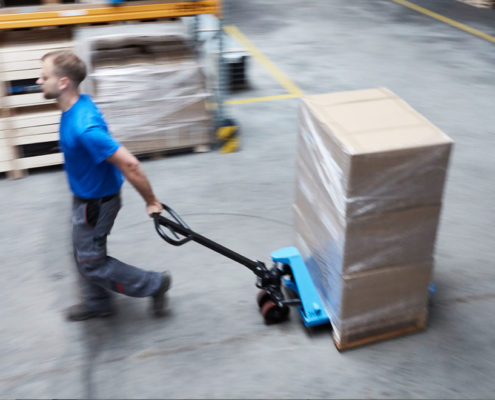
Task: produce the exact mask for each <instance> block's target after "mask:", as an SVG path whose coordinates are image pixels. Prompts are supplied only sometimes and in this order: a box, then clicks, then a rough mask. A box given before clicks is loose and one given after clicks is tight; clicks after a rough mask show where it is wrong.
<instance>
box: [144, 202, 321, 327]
mask: <svg viewBox="0 0 495 400" xmlns="http://www.w3.org/2000/svg"><path fill="white" fill-rule="evenodd" d="M162 206H163V208H164V210H165V211H167V212H168V213H169V214H170V216H171V217H172V218H173V220H171V219H169V218H165V217H164V216H163V215H160V214H154V215H153V218H154V222H155V228H156V231H157V232H158V234H159V235H160V236H161V237H162V238H163V239H164V240H165V241H166V242H167V243H169V244H171V245H173V246H182V245H184V244H186V243H187V242H190V241H194V242H196V243H198V244H200V245H202V246H205V247H207V248H209V249H210V250H213V251H215V252H217V253H219V254H221V255H223V256H225V257H227V258H230V259H231V260H233V261H235V262H238V263H239V264H242V265H244V266H245V267H247V268H249V269H250V270H251V271H252V272H253V273H254V274H255V275H256V276H257V282H256V287H258V288H259V289H260V292H259V294H258V299H257V302H258V306H259V307H260V310H261V314H262V315H263V319H264V320H265V322H266V323H267V324H275V323H279V322H282V321H284V320H286V319H287V318H288V315H289V310H290V309H289V307H290V306H295V307H297V308H298V310H299V313H300V315H301V317H302V320H303V322H304V324H305V325H306V326H307V327H314V326H317V325H323V324H328V323H330V320H329V317H328V315H327V313H326V312H325V309H324V308H323V305H322V302H321V299H320V297H319V295H318V293H317V291H316V287H315V285H314V283H313V280H312V279H311V276H310V275H309V272H308V270H307V268H306V265H305V263H304V261H303V259H302V257H301V254H300V253H299V251H298V250H297V249H296V248H295V247H287V248H284V249H280V250H277V251H275V252H273V253H272V255H271V256H272V260H273V262H274V265H273V267H272V268H270V269H268V268H267V267H266V266H265V264H264V263H263V262H261V261H257V260H251V259H249V258H246V257H244V256H242V255H240V254H238V253H236V252H234V251H232V250H230V249H227V248H225V247H223V246H221V245H220V244H218V243H215V242H213V241H211V240H210V239H207V238H205V237H203V236H201V235H199V234H198V233H196V232H194V231H192V230H191V229H190V228H189V226H188V225H187V224H186V223H185V222H184V221H183V220H182V219H181V218H180V217H179V215H178V214H177V213H176V212H175V211H174V210H172V209H171V208H170V207H167V206H166V205H164V204H162ZM162 227H165V228H167V229H168V230H169V231H170V232H171V233H172V235H173V236H174V238H172V237H170V236H168V235H167V234H166V233H165V231H164V230H163V228H162ZM282 287H285V289H286V292H289V293H292V294H293V295H292V296H290V298H288V297H286V296H285V295H284V293H283V291H282Z"/></svg>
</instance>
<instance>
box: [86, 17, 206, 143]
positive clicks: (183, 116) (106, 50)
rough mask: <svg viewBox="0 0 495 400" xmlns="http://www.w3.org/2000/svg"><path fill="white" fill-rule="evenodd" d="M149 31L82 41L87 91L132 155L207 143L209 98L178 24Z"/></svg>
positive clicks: (109, 33)
mask: <svg viewBox="0 0 495 400" xmlns="http://www.w3.org/2000/svg"><path fill="white" fill-rule="evenodd" d="M119 29H121V28H119ZM143 29H144V28H143ZM150 29H152V28H150ZM153 29H156V31H153V32H151V31H146V30H143V31H136V33H132V34H130V33H128V32H122V31H121V30H116V31H115V32H116V33H113V32H114V31H113V30H105V31H101V32H100V33H99V34H95V35H93V36H90V37H85V38H84V40H83V39H82V40H81V45H80V46H79V49H80V52H81V53H84V54H85V55H86V59H87V60H90V63H89V65H90V75H89V78H90V79H89V83H88V84H87V88H90V89H91V90H90V93H91V94H92V95H93V97H94V98H95V100H96V102H97V103H98V106H99V107H100V109H101V110H102V112H103V114H104V115H105V119H106V120H107V122H108V124H109V127H110V130H111V132H112V134H113V135H114V136H115V137H116V139H118V140H119V141H121V142H124V143H126V145H128V144H129V145H130V147H131V148H133V149H135V151H136V152H137V151H143V152H144V151H154V150H160V149H167V148H176V147H189V146H195V145H202V144H208V143H210V142H211V126H212V121H211V115H210V114H209V113H208V112H207V109H206V103H207V99H208V98H210V97H211V96H210V93H209V92H208V91H207V89H206V82H205V77H204V75H203V72H202V66H201V64H200V63H199V61H198V60H197V58H196V55H195V53H194V50H193V49H192V48H191V46H190V44H189V39H188V37H187V35H186V33H185V29H184V27H183V25H182V24H181V23H170V24H160V25H159V26H157V25H156V26H154V27H153ZM85 35H86V36H88V34H86V33H85ZM81 36H83V35H82V34H81ZM133 142H140V143H133ZM128 147H129V146H128Z"/></svg>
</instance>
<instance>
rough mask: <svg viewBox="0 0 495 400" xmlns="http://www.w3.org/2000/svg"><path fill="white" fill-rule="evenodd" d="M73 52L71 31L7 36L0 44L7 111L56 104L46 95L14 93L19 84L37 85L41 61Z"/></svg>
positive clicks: (4, 34) (39, 31)
mask: <svg viewBox="0 0 495 400" xmlns="http://www.w3.org/2000/svg"><path fill="white" fill-rule="evenodd" d="M72 48H73V42H72V34H71V31H70V29H67V28H50V29H38V30H32V31H9V32H3V34H2V37H1V42H0V82H1V84H2V85H3V86H4V91H3V92H4V99H3V102H2V105H3V107H6V108H19V107H31V106H35V105H43V104H50V103H54V100H46V99H45V98H44V97H43V94H42V93H25V94H14V93H10V92H11V90H10V89H11V88H12V87H13V86H15V84H14V82H15V81H19V80H31V81H32V83H33V85H34V84H35V82H36V79H37V78H38V77H39V76H40V70H41V57H43V55H44V54H46V53H48V52H50V51H55V50H67V49H72Z"/></svg>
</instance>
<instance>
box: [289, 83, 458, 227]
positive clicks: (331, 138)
mask: <svg viewBox="0 0 495 400" xmlns="http://www.w3.org/2000/svg"><path fill="white" fill-rule="evenodd" d="M299 121H300V125H299V146H298V152H299V155H298V156H299V157H300V158H302V159H303V160H304V161H305V163H306V164H307V165H308V166H309V167H310V169H311V171H312V172H313V173H314V176H315V177H317V178H318V180H319V182H320V184H321V185H322V186H323V187H325V188H327V189H328V192H327V194H328V197H329V201H332V202H333V203H334V205H335V207H336V208H337V209H338V210H339V212H341V213H342V214H343V215H345V217H346V218H352V217H358V216H362V215H367V214H372V213H382V212H386V211H393V210H396V209H401V208H410V207H419V206H425V205H440V203H441V200H442V194H443V188H444V182H445V176H446V170H447V166H448V162H449V157H450V152H451V147H452V141H451V140H450V139H449V138H448V137H447V136H446V135H445V134H444V133H442V132H441V131H440V130H439V129H438V128H436V127H435V126H434V125H433V124H431V123H430V122H429V121H428V120H426V119H425V118H424V117H422V116H421V115H420V114H419V113H417V112H416V111H414V110H413V109H412V108H411V107H410V106H408V105H407V103H405V102H404V101H403V100H401V99H400V98H398V97H397V96H396V95H394V94H393V93H392V92H390V91H389V90H387V89H370V90H361V91H353V92H344V93H333V94H324V95H316V96H308V97H306V98H304V99H303V100H302V102H301V107H300V116H299Z"/></svg>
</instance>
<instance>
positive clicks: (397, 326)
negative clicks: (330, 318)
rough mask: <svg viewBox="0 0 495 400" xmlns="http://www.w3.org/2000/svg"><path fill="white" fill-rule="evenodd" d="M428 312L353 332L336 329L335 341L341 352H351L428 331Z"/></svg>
mask: <svg viewBox="0 0 495 400" xmlns="http://www.w3.org/2000/svg"><path fill="white" fill-rule="evenodd" d="M427 314H428V313H427V312H425V313H424V314H421V315H417V316H415V317H412V318H406V319H397V320H391V321H386V322H382V323H380V324H376V325H374V326H369V327H366V328H361V329H359V330H354V331H351V332H339V330H338V328H336V327H334V328H333V329H334V333H333V340H334V343H335V346H336V347H337V349H338V350H339V351H345V350H350V349H353V348H356V347H360V346H364V345H367V344H372V343H377V342H381V341H383V340H388V339H393V338H398V337H401V336H405V335H409V334H412V333H417V332H421V331H423V330H425V329H426V320H427Z"/></svg>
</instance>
